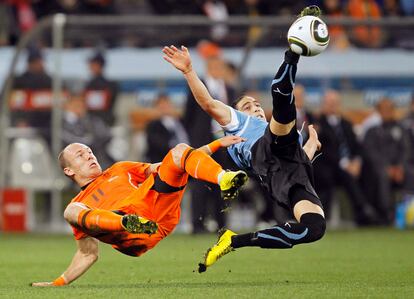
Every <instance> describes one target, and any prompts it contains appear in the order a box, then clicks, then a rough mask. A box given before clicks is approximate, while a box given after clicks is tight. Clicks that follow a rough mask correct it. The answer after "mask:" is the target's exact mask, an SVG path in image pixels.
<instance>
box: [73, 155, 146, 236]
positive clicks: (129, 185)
mask: <svg viewBox="0 0 414 299" xmlns="http://www.w3.org/2000/svg"><path fill="white" fill-rule="evenodd" d="M149 166H150V164H148V163H139V162H118V163H115V164H114V165H113V166H111V167H110V168H108V169H107V170H105V171H104V172H103V173H102V174H101V175H100V176H99V177H98V178H96V179H95V180H94V181H93V182H91V183H90V184H89V185H87V186H86V188H84V189H83V190H82V191H80V192H79V193H78V195H77V196H76V197H75V198H74V199H72V201H71V202H81V203H84V204H85V205H87V206H88V207H90V208H99V209H104V210H110V211H115V210H121V209H122V208H123V207H125V206H126V205H127V202H126V200H127V198H128V197H129V196H130V195H131V193H133V192H134V191H136V190H137V189H138V186H139V184H141V183H142V182H144V181H145V179H146V175H145V171H146V170H147V168H148V167H149ZM73 230H74V235H75V238H76V239H77V240H78V239H81V238H83V237H85V236H86V235H85V234H84V233H83V232H81V231H79V230H78V229H76V228H73Z"/></svg>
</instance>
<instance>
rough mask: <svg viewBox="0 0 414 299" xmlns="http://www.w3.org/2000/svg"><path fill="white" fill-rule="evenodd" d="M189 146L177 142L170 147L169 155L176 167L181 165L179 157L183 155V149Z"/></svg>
mask: <svg viewBox="0 0 414 299" xmlns="http://www.w3.org/2000/svg"><path fill="white" fill-rule="evenodd" d="M188 148H189V146H188V145H187V144H185V143H179V144H177V145H176V146H175V147H174V148H173V149H171V155H172V158H173V161H174V164H175V165H176V166H178V167H180V165H181V158H182V156H183V155H184V153H185V151H186V150H187V149H188Z"/></svg>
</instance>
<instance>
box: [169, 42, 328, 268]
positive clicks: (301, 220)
mask: <svg viewBox="0 0 414 299" xmlns="http://www.w3.org/2000/svg"><path fill="white" fill-rule="evenodd" d="M163 52H164V54H165V56H164V59H165V60H166V61H168V62H169V63H170V64H172V65H173V66H174V67H175V68H177V69H178V70H180V71H181V72H182V73H183V75H184V77H185V79H186V80H187V83H188V85H189V87H190V89H191V92H192V93H193V95H194V97H195V99H196V101H197V103H198V104H199V105H200V107H201V108H202V109H204V111H206V112H207V113H208V114H209V115H210V116H211V117H212V118H214V119H215V120H216V121H217V122H218V123H219V124H220V125H221V126H222V127H223V129H224V130H225V132H226V134H234V135H238V136H241V137H243V138H245V139H246V141H245V142H242V143H240V144H238V145H235V146H232V147H231V148H230V149H229V153H230V155H231V157H232V158H233V160H234V162H236V163H237V165H238V166H239V167H240V168H242V169H245V170H249V171H250V172H252V173H253V174H254V175H256V176H258V177H259V178H260V180H261V181H262V182H263V185H264V187H265V188H266V190H267V191H268V193H269V194H270V195H271V196H272V198H273V199H274V200H276V201H277V202H278V203H279V204H281V205H284V206H286V207H287V208H289V209H290V211H291V213H292V215H293V217H294V218H295V219H296V220H297V222H295V223H285V224H281V225H276V226H274V227H271V228H268V229H264V230H260V231H256V232H252V233H248V234H241V235H237V234H236V233H234V232H232V231H231V230H225V231H224V232H223V234H222V235H221V236H220V237H219V240H218V242H217V243H216V244H215V245H214V246H213V247H212V248H210V249H209V250H208V251H207V253H206V255H205V260H204V262H203V263H202V264H200V267H199V272H203V271H205V270H206V268H207V267H209V266H211V265H212V264H214V263H215V262H216V261H217V260H218V259H219V258H220V257H222V256H223V255H225V254H226V253H228V252H230V251H232V250H233V249H235V248H240V247H246V246H258V247H262V248H292V247H293V246H294V245H296V244H301V243H309V242H314V241H317V240H319V239H320V238H322V236H323V235H324V233H325V228H326V222H325V217H324V212H323V208H322V204H321V201H320V200H319V197H318V195H317V194H316V192H315V190H314V188H313V174H312V165H311V162H310V159H312V158H313V156H314V154H315V152H316V150H317V149H318V148H319V147H320V143H319V141H318V138H317V134H316V131H315V130H314V129H313V127H312V126H310V127H309V129H310V130H309V131H310V138H309V140H308V142H307V143H306V144H305V146H304V148H302V145H301V142H300V141H299V134H298V132H297V130H296V108H295V98H294V95H293V86H294V82H295V77H296V70H297V63H298V61H299V55H297V54H295V53H294V52H292V51H291V50H287V51H286V53H285V58H284V61H283V63H282V65H281V66H280V67H279V70H278V71H277V73H276V76H275V78H274V80H273V81H272V84H271V93H272V98H273V111H272V118H271V120H270V123H268V122H267V121H266V118H265V114H264V111H263V109H262V107H261V106H260V103H259V102H258V101H257V100H256V99H254V98H252V97H249V96H242V97H240V98H239V99H238V100H237V101H235V102H234V105H233V107H234V108H233V107H230V106H228V105H226V104H224V103H222V102H221V101H217V100H214V99H213V98H212V97H211V96H210V94H209V92H208V90H207V89H206V87H205V86H204V84H203V83H202V82H201V80H200V79H199V78H198V76H197V74H196V72H195V71H194V70H193V68H192V64H191V57H190V54H189V52H188V50H187V48H185V47H184V46H182V47H181V49H177V48H176V47H174V46H170V47H164V49H163Z"/></svg>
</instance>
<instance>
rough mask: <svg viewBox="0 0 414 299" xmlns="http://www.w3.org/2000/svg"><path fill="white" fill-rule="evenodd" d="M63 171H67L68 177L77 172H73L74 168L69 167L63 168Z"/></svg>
mask: <svg viewBox="0 0 414 299" xmlns="http://www.w3.org/2000/svg"><path fill="white" fill-rule="evenodd" d="M63 172H64V173H65V175H67V176H68V177H71V176H73V175H74V174H75V173H74V172H73V170H72V169H70V168H69V167H65V168H63Z"/></svg>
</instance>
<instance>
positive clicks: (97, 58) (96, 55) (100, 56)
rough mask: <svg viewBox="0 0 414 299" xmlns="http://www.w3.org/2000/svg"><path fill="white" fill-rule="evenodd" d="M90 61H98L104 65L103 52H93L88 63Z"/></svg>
mask: <svg viewBox="0 0 414 299" xmlns="http://www.w3.org/2000/svg"><path fill="white" fill-rule="evenodd" d="M92 62H95V63H98V64H99V65H101V66H105V57H104V55H103V53H101V52H96V53H94V55H93V56H92V57H90V58H89V63H92Z"/></svg>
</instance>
